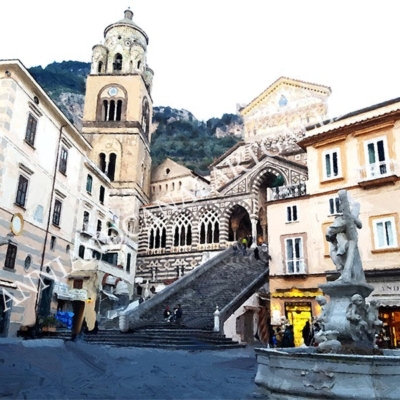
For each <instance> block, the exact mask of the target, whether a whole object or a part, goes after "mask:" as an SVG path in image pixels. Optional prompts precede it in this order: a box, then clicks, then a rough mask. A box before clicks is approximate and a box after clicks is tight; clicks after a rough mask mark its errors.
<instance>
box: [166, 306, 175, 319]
mask: <svg viewBox="0 0 400 400" xmlns="http://www.w3.org/2000/svg"><path fill="white" fill-rule="evenodd" d="M172 317H173V314H172V312H171V310H170V309H169V306H167V307H165V310H164V320H165V321H167V322H171V319H172Z"/></svg>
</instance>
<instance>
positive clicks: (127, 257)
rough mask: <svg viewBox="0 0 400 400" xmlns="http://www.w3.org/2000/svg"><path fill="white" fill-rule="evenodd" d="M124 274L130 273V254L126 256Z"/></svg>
mask: <svg viewBox="0 0 400 400" xmlns="http://www.w3.org/2000/svg"><path fill="white" fill-rule="evenodd" d="M126 272H131V253H128V254H127V256H126Z"/></svg>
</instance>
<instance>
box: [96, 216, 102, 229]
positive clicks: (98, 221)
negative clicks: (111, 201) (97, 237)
mask: <svg viewBox="0 0 400 400" xmlns="http://www.w3.org/2000/svg"><path fill="white" fill-rule="evenodd" d="M102 225H103V223H102V222H101V220H100V219H98V220H97V228H96V232H101V229H102Z"/></svg>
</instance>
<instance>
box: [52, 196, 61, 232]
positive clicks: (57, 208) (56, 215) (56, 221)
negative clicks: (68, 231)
mask: <svg viewBox="0 0 400 400" xmlns="http://www.w3.org/2000/svg"><path fill="white" fill-rule="evenodd" d="M61 208H62V203H61V201H60V200H57V199H56V200H55V201H54V211H53V225H56V226H60V220H61Z"/></svg>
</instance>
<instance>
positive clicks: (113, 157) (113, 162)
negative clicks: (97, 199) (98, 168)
mask: <svg viewBox="0 0 400 400" xmlns="http://www.w3.org/2000/svg"><path fill="white" fill-rule="evenodd" d="M116 161H117V155H116V154H115V153H111V154H110V159H109V161H108V170H107V176H108V177H109V178H110V181H114V179H115V165H116Z"/></svg>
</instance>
